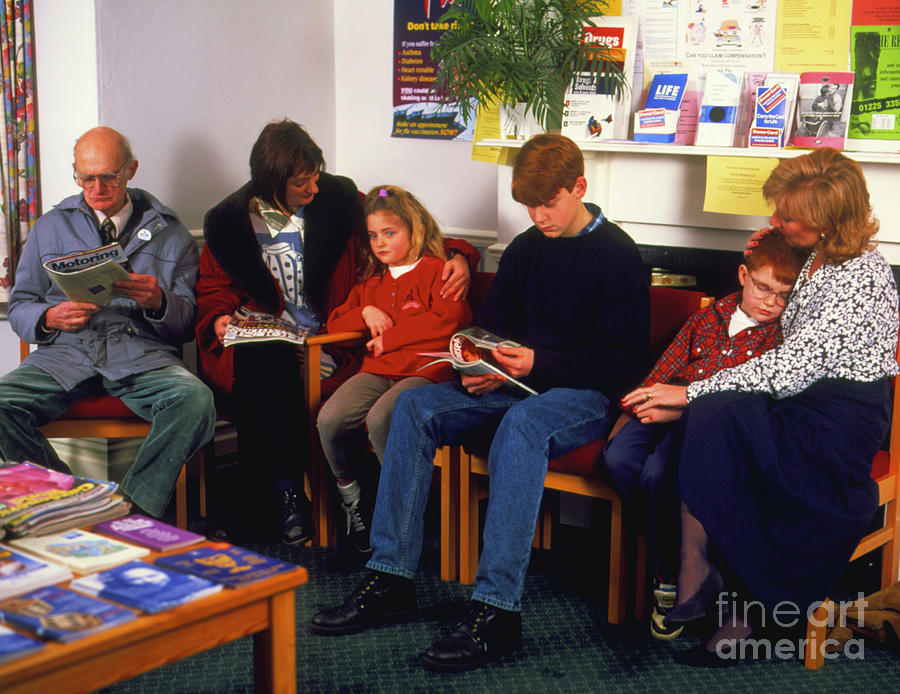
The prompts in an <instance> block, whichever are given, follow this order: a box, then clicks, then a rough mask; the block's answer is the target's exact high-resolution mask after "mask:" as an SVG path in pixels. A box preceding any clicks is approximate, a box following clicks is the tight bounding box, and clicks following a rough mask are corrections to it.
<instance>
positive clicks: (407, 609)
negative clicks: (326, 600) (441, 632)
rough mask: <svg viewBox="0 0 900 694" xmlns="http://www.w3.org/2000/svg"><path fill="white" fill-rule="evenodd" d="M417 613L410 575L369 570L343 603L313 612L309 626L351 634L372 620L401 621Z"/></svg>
mask: <svg viewBox="0 0 900 694" xmlns="http://www.w3.org/2000/svg"><path fill="white" fill-rule="evenodd" d="M418 614H419V607H418V605H417V603H416V584H415V582H414V581H413V580H412V579H409V578H405V577H403V576H395V575H393V574H388V573H383V572H381V571H373V572H371V573H370V574H369V575H368V577H366V580H365V581H364V582H363V584H362V585H361V586H360V587H359V588H358V589H357V590H356V592H355V593H353V595H351V596H350V597H349V598H347V599H346V600H344V602H343V604H341V605H338V606H337V607H330V608H328V609H325V610H321V611H320V612H318V613H316V614H315V615H314V616H313V618H312V621H311V622H310V625H309V629H310V631H311V632H312V633H314V634H323V635H325V636H340V635H343V634H355V633H356V632H359V631H363V630H364V629H367V628H368V627H370V626H374V625H376V624H390V623H393V622H404V621H407V620H410V619H413V618H415V617H416V616H418Z"/></svg>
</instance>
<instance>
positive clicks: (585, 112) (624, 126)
mask: <svg viewBox="0 0 900 694" xmlns="http://www.w3.org/2000/svg"><path fill="white" fill-rule="evenodd" d="M593 19H594V23H595V24H596V26H586V27H585V28H584V35H583V38H582V43H585V44H590V45H593V46H597V47H598V48H602V49H604V53H603V55H604V57H605V58H606V62H607V64H610V63H612V64H614V65H615V66H616V67H618V69H619V70H621V72H622V74H623V75H624V76H625V80H626V82H627V85H626V87H625V88H624V89H623V90H622V93H621V94H620V95H619V97H618V98H616V95H615V90H614V89H613V85H614V84H615V80H614V75H612V74H610V72H609V71H608V70H606V71H604V69H603V66H602V65H598V68H597V70H595V71H593V72H590V71H586V72H576V73H575V74H574V75H572V80H571V82H570V83H569V86H568V88H567V89H566V93H565V96H564V97H563V121H562V130H561V132H562V134H563V135H565V136H566V137H569V138H571V139H573V140H576V141H579V140H609V139H618V140H624V139H626V138H627V137H628V125H629V122H628V121H629V119H630V117H631V92H632V90H633V89H634V59H635V54H636V52H637V34H638V18H637V17H612V16H602V17H594V18H593Z"/></svg>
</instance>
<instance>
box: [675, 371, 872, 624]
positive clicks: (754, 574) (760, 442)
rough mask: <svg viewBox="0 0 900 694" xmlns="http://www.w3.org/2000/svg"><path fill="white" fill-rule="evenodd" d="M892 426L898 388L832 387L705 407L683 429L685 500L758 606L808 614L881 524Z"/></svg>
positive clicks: (837, 383) (690, 411)
mask: <svg viewBox="0 0 900 694" xmlns="http://www.w3.org/2000/svg"><path fill="white" fill-rule="evenodd" d="M889 423H890V384H889V382H888V381H886V380H885V381H877V382H874V383H858V382H852V381H844V380H836V379H827V380H823V381H819V382H818V383H815V384H814V385H812V386H810V387H809V388H808V389H807V390H805V391H804V392H802V393H800V394H799V395H796V396H794V397H791V398H786V399H783V400H775V399H773V398H771V397H769V396H767V395H762V394H758V393H736V392H722V393H715V394H711V395H706V396H703V397H700V398H697V399H696V400H694V401H693V402H692V403H691V404H690V406H689V407H688V408H687V410H686V412H685V415H684V417H682V429H681V431H680V432H678V434H679V435H680V437H679V438H681V441H680V449H679V454H678V491H679V495H680V497H681V500H682V501H684V502H685V503H686V504H687V506H688V508H689V509H690V510H691V512H692V513H693V514H694V515H695V516H696V517H697V518H698V519H699V520H700V522H701V523H702V524H703V527H704V528H705V529H706V532H707V534H708V535H709V539H710V542H712V543H714V545H715V546H716V548H717V549H718V550H719V551H720V552H721V554H722V555H723V557H724V559H725V560H726V561H727V562H728V564H729V565H730V568H731V569H732V570H733V571H734V572H735V573H736V574H737V576H738V578H740V580H741V581H742V582H743V583H744V585H745V586H746V587H747V589H749V591H750V592H751V593H752V595H753V597H754V598H755V599H757V600H759V601H761V602H762V603H763V604H764V605H765V606H766V607H767V608H769V609H771V608H772V607H774V606H775V605H776V604H777V603H779V602H781V601H783V600H787V601H791V602H793V603H794V604H796V605H798V606H800V607H801V608H804V609H805V607H806V606H807V605H809V604H810V603H812V602H814V601H816V600H822V599H824V598H825V597H827V596H828V594H829V591H831V590H832V588H834V585H835V582H836V581H837V579H838V578H839V576H840V575H841V572H842V571H843V570H844V568H845V567H846V565H847V562H848V561H849V559H850V555H851V554H852V553H853V551H854V549H855V548H856V545H857V544H858V542H859V540H860V539H861V538H862V537H863V535H865V534H866V532H868V530H869V528H870V526H871V523H872V521H873V518H874V516H875V513H876V510H877V508H878V489H877V487H876V485H875V482H874V481H873V480H872V478H871V470H872V458H873V457H874V455H875V453H876V452H877V451H878V450H879V448H880V447H881V445H882V443H883V442H884V440H885V436H886V434H887V431H888V427H889Z"/></svg>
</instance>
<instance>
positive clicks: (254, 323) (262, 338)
mask: <svg viewBox="0 0 900 694" xmlns="http://www.w3.org/2000/svg"><path fill="white" fill-rule="evenodd" d="M310 332H311V331H310V330H309V329H308V328H304V327H301V326H299V325H295V324H294V323H289V322H288V321H286V320H284V319H283V318H277V317H275V316H273V315H272V314H271V313H262V312H261V311H251V310H250V309H248V308H246V307H245V306H241V307H240V308H239V309H238V310H237V311H235V312H234V315H233V316H232V318H231V322H230V323H229V324H228V326H227V327H226V328H225V339H224V340H223V341H222V344H224V345H225V346H226V347H230V346H231V345H239V344H243V343H245V342H267V341H269V340H281V341H283V342H292V343H294V344H295V345H302V344H303V343H304V342H306V338H307V336H309V334H310Z"/></svg>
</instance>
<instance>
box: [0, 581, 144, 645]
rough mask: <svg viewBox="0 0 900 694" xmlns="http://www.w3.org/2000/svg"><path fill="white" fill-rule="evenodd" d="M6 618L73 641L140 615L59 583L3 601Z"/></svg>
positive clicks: (1, 606) (56, 638)
mask: <svg viewBox="0 0 900 694" xmlns="http://www.w3.org/2000/svg"><path fill="white" fill-rule="evenodd" d="M0 617H2V618H3V621H4V622H6V623H8V624H12V625H13V626H16V627H19V628H20V629H25V630H26V631H30V632H31V633H32V634H37V635H38V636H44V637H46V638H48V639H53V640H54V641H73V640H75V639H79V638H81V637H82V636H88V635H89V634H94V633H96V632H98V631H102V630H103V629H109V628H111V627H114V626H118V625H119V624H125V623H126V622H130V621H131V620H133V619H136V618H137V613H136V612H134V611H132V610H128V609H125V608H124V607H119V606H118V605H113V604H111V603H108V602H104V601H103V600H97V599H96V598H92V597H89V596H87V595H83V594H81V593H76V592H75V591H74V590H69V589H67V588H62V587H60V586H47V587H45V588H38V589H37V590H33V591H31V592H29V593H25V594H24V595H19V596H17V597H14V598H7V599H6V600H3V601H2V602H0Z"/></svg>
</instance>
